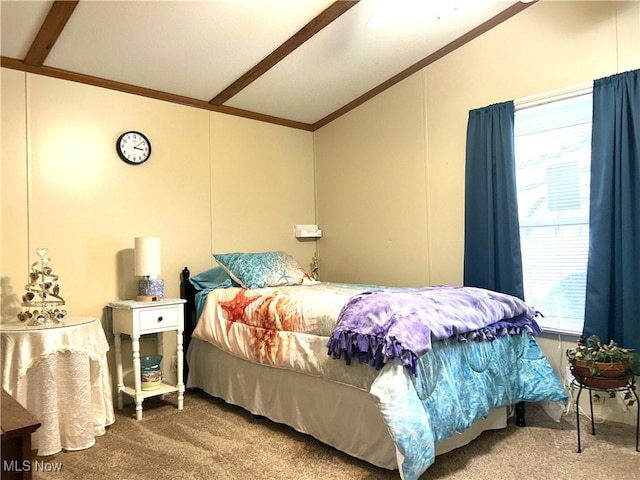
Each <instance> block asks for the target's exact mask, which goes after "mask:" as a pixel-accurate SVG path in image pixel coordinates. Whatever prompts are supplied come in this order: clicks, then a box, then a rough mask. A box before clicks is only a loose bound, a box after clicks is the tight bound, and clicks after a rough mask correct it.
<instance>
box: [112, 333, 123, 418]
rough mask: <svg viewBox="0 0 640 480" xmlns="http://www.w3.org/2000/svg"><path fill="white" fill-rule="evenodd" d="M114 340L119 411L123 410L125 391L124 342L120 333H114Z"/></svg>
mask: <svg viewBox="0 0 640 480" xmlns="http://www.w3.org/2000/svg"><path fill="white" fill-rule="evenodd" d="M113 339H114V342H115V347H116V380H117V381H118V410H122V407H123V406H124V403H123V401H122V390H123V389H124V375H123V374H122V341H121V339H120V333H114V334H113Z"/></svg>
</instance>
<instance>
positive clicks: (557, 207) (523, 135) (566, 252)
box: [515, 92, 592, 333]
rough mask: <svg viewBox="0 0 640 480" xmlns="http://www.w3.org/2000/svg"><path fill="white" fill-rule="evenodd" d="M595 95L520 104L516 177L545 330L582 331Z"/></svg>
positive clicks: (525, 261)
mask: <svg viewBox="0 0 640 480" xmlns="http://www.w3.org/2000/svg"><path fill="white" fill-rule="evenodd" d="M591 115H592V95H591V93H590V92H589V93H588V94H581V95H579V96H574V97H572V98H566V97H565V98H563V99H561V100H553V99H551V100H550V101H547V102H546V103H545V104H542V105H536V106H530V107H519V108H516V113H515V155H516V182H517V189H518V215H519V221H520V240H521V248H522V268H523V276H524V293H525V300H526V301H527V303H528V304H530V305H532V306H533V307H534V308H535V309H536V310H538V311H540V312H541V313H542V314H543V315H544V318H542V319H539V320H540V321H539V323H540V325H541V326H542V327H543V328H544V329H545V330H552V331H556V332H578V333H580V332H582V325H583V322H584V306H585V294H586V276H587V255H588V250H589V188H590V186H589V182H590V166H591Z"/></svg>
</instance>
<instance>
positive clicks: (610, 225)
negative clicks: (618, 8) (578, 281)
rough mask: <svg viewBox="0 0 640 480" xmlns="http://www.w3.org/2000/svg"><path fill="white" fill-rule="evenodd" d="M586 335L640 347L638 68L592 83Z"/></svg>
mask: <svg viewBox="0 0 640 480" xmlns="http://www.w3.org/2000/svg"><path fill="white" fill-rule="evenodd" d="M592 135H593V137H592V140H591V207H590V212H589V215H590V218H589V229H590V235H589V260H588V263H587V297H586V306H585V322H584V331H583V333H584V334H585V335H587V336H588V335H593V334H596V335H598V336H599V337H600V338H601V340H603V341H605V342H608V341H609V340H614V341H616V342H617V343H618V344H619V345H622V346H625V347H627V348H634V349H636V351H638V352H640V70H635V71H633V72H626V73H622V74H619V75H613V76H611V77H607V78H602V79H599V80H596V81H594V83H593V133H592Z"/></svg>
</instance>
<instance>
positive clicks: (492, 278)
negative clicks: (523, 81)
mask: <svg viewBox="0 0 640 480" xmlns="http://www.w3.org/2000/svg"><path fill="white" fill-rule="evenodd" d="M513 116H514V105H513V102H512V101H509V102H504V103H498V104H495V105H490V106H488V107H485V108H479V109H476V110H471V111H470V112H469V120H468V123H467V153H466V171H465V233H464V284H465V285H466V286H472V287H482V288H488V289H490V290H495V291H498V292H502V293H508V294H510V295H514V296H516V297H519V298H521V299H523V300H524V288H523V282H522V254H521V252H520V225H519V222H518V198H517V190H516V173H515V153H514V140H513Z"/></svg>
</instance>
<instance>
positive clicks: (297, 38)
mask: <svg viewBox="0 0 640 480" xmlns="http://www.w3.org/2000/svg"><path fill="white" fill-rule="evenodd" d="M359 1H360V0H346V1H344V0H343V1H337V2H333V3H332V4H331V5H329V6H328V7H327V8H326V9H325V10H324V11H323V12H322V13H320V14H319V15H318V16H317V17H315V18H314V19H313V20H311V21H310V22H309V23H307V24H306V25H305V26H304V27H302V28H301V29H300V30H298V31H297V32H296V33H295V34H294V35H293V36H292V37H291V38H289V39H288V40H287V41H286V42H284V43H283V44H282V45H280V46H279V47H278V48H276V49H275V50H274V51H273V52H271V53H270V54H269V55H267V56H266V57H265V58H264V59H263V60H261V61H260V62H259V63H258V64H257V65H256V66H254V67H253V68H252V69H251V70H249V71H248V72H247V73H245V74H244V75H242V76H241V77H240V78H238V79H237V80H236V81H235V82H233V83H232V84H231V85H229V86H228V87H227V88H225V89H224V90H223V91H222V92H220V93H219V94H218V95H216V96H215V97H214V98H212V99H211V100H210V101H209V103H210V104H211V105H222V104H223V103H225V102H226V101H228V100H229V99H230V98H231V97H233V96H235V95H237V94H238V92H240V91H241V90H243V89H244V88H246V87H247V86H248V85H249V84H251V83H253V82H254V81H255V80H257V79H258V78H259V77H261V76H262V75H264V73H265V72H267V71H268V70H270V69H271V68H273V67H274V66H275V65H276V64H278V63H279V62H280V61H281V60H283V59H284V58H285V57H287V56H288V55H289V54H290V53H291V52H293V51H294V50H295V49H296V48H298V47H299V46H300V45H302V44H303V43H305V42H306V41H307V40H309V39H310V38H311V37H313V36H314V35H315V34H316V33H318V32H319V31H321V30H322V29H323V28H325V27H326V26H327V25H329V24H330V23H331V22H333V21H334V20H336V19H337V18H338V17H340V16H341V15H342V14H343V13H345V12H346V11H347V10H349V9H350V8H351V7H353V6H354V5H356V4H357V3H358V2H359Z"/></svg>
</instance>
